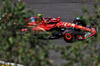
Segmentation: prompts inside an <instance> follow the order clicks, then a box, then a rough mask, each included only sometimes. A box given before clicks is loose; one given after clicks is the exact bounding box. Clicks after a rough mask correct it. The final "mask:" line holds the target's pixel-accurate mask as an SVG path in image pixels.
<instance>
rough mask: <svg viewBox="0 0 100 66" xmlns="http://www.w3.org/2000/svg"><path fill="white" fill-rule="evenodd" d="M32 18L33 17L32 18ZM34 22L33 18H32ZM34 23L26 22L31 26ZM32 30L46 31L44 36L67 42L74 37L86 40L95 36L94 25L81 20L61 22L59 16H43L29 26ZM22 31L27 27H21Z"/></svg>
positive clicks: (71, 40)
mask: <svg viewBox="0 0 100 66" xmlns="http://www.w3.org/2000/svg"><path fill="white" fill-rule="evenodd" d="M32 19H33V18H32ZM33 22H34V24H36V22H35V20H33ZM34 24H32V23H31V24H28V26H32V25H34ZM31 30H32V31H41V32H46V33H47V34H48V36H46V38H59V37H63V39H64V40H65V41H67V42H73V40H74V39H78V40H88V38H89V37H93V36H96V34H97V30H96V27H94V26H92V27H86V26H84V23H83V22H78V21H77V22H75V21H74V23H69V22H62V21H61V20H60V17H58V18H50V17H49V18H43V20H42V21H41V22H40V23H39V24H38V25H36V26H35V27H32V28H31ZM22 31H28V28H25V29H22ZM37 35H38V34H37Z"/></svg>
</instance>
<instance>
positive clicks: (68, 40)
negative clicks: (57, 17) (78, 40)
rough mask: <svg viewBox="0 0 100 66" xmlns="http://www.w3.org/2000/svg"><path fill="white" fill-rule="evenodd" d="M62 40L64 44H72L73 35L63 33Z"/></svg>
mask: <svg viewBox="0 0 100 66" xmlns="http://www.w3.org/2000/svg"><path fill="white" fill-rule="evenodd" d="M63 39H64V40H65V41H66V42H73V41H74V35H73V34H72V33H70V32H65V33H64V34H63Z"/></svg>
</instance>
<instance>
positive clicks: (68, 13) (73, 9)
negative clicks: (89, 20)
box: [0, 0, 93, 66]
mask: <svg viewBox="0 0 100 66" xmlns="http://www.w3.org/2000/svg"><path fill="white" fill-rule="evenodd" d="M15 1H17V0H15ZM22 1H25V2H26V11H27V9H28V7H30V9H31V10H33V11H34V15H33V16H37V14H39V13H41V14H42V16H43V17H61V21H64V22H72V21H73V20H74V18H75V17H76V16H77V15H74V14H75V13H77V14H78V15H85V14H84V13H82V7H84V5H88V7H89V10H90V12H91V13H92V7H93V5H92V0H86V2H83V1H82V0H22ZM0 4H1V2H0ZM51 41H52V42H53V43H55V44H56V45H58V46H66V45H69V44H71V43H66V42H65V41H64V40H63V38H59V39H53V40H51ZM49 59H51V60H53V65H54V66H62V64H63V63H66V62H67V61H65V60H63V59H61V58H60V53H58V52H54V51H50V57H49Z"/></svg>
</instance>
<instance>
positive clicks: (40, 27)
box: [22, 17, 97, 39]
mask: <svg viewBox="0 0 100 66" xmlns="http://www.w3.org/2000/svg"><path fill="white" fill-rule="evenodd" d="M35 18H38V17H35ZM29 19H30V18H29ZM46 19H48V20H46ZM37 23H38V24H37ZM35 25H36V26H35ZM32 26H35V27H34V28H31V30H32V31H42V32H45V31H48V30H50V29H53V28H56V27H57V28H78V29H82V30H84V31H88V32H91V34H90V35H89V37H91V36H93V35H95V34H96V33H97V31H96V29H95V28H94V27H92V29H90V28H87V27H84V26H80V25H76V24H74V23H68V22H62V21H61V20H60V17H58V18H49V17H48V18H43V21H42V22H29V23H28V27H32ZM27 30H28V28H25V29H22V31H27ZM86 38H87V37H84V39H86Z"/></svg>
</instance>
